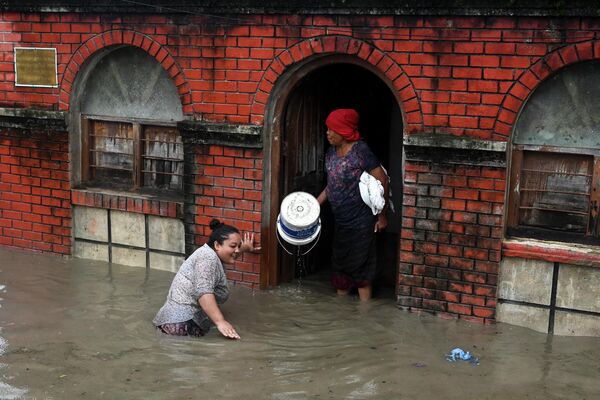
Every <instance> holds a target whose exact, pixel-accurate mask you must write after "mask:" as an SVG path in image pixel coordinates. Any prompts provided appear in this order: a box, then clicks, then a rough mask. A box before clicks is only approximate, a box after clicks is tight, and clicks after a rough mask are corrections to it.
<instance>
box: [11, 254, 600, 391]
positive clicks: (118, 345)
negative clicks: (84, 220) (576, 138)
mask: <svg viewBox="0 0 600 400" xmlns="http://www.w3.org/2000/svg"><path fill="white" fill-rule="evenodd" d="M0 260H1V261H0V270H1V273H0V284H1V286H0V289H1V290H0V297H1V300H0V306H1V308H0V326H1V331H0V336H1V338H0V353H2V354H1V355H0V374H1V378H0V381H1V383H0V398H2V399H19V398H23V399H76V398H77V399H86V398H88V399H103V398H104V399H170V398H173V399H174V398H182V399H196V398H202V397H205V396H208V397H207V398H219V399H221V398H223V399H278V400H279V399H290V400H291V399H440V398H441V399H461V400H464V399H515V400H516V399H597V398H600V380H599V379H598V376H599V375H600V361H599V360H600V339H598V338H577V337H552V336H547V335H545V334H541V333H537V332H534V331H531V330H527V329H522V328H517V327H512V326H509V325H504V324H497V325H494V326H482V325H476V324H470V323H466V322H462V321H453V320H452V321H448V320H442V319H440V318H436V317H431V316H419V315H416V314H412V313H408V312H406V311H400V310H398V309H397V308H396V307H395V305H394V302H393V301H392V300H391V299H375V300H374V301H372V302H370V303H368V304H361V303H359V302H358V300H357V299H356V298H352V297H348V298H338V297H336V296H335V295H334V294H333V293H332V290H331V289H330V288H329V286H328V285H327V283H326V282H323V281H320V280H317V279H308V280H307V279H305V280H303V282H302V284H301V285H300V286H299V285H298V284H297V283H293V284H290V285H284V286H282V287H280V288H276V289H273V290H267V291H251V290H249V289H246V288H241V287H233V290H232V294H231V297H230V300H229V302H227V303H226V304H225V306H224V307H223V311H224V313H225V315H226V317H227V319H228V320H229V321H230V322H231V323H232V324H233V325H234V326H235V327H236V329H237V331H238V332H239V333H240V335H241V336H242V340H240V341H230V340H226V339H224V338H223V337H221V336H220V335H219V334H218V332H217V331H216V329H212V330H211V331H210V332H209V334H208V335H207V336H205V337H204V338H200V339H197V338H177V337H169V336H166V335H164V334H162V333H160V332H158V331H157V330H156V329H154V327H153V326H152V323H151V320H152V317H153V316H154V314H155V313H156V311H157V310H158V309H159V307H160V306H161V305H162V303H163V301H164V299H165V296H166V293H167V291H168V288H169V285H170V282H171V279H172V278H173V274H171V273H168V272H163V271H156V270H150V271H146V270H144V269H139V268H132V267H124V266H118V265H112V266H110V265H108V264H106V263H99V262H92V261H87V260H66V259H62V258H59V257H55V256H48V255H39V254H28V253H21V252H18V251H13V250H8V249H2V248H0ZM455 347H461V348H463V349H464V350H468V351H470V352H472V353H473V354H475V355H476V356H478V357H480V360H481V363H480V365H478V366H473V365H471V364H469V363H468V362H456V363H449V362H447V361H446V360H445V357H444V354H446V353H448V352H449V351H450V350H451V349H453V348H455Z"/></svg>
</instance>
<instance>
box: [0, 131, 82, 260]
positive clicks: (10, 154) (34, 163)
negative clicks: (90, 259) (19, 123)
mask: <svg viewBox="0 0 600 400" xmlns="http://www.w3.org/2000/svg"><path fill="white" fill-rule="evenodd" d="M70 189H71V188H70V183H69V153H68V140H67V134H66V133H65V132H40V131H30V130H13V129H2V130H0V245H4V246H12V247H19V248H23V249H33V250H38V251H47V252H53V253H60V254H70V253H71V201H70V198H71V192H70Z"/></svg>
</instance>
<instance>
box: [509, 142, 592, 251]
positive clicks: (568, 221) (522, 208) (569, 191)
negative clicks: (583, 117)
mask: <svg viewBox="0 0 600 400" xmlns="http://www.w3.org/2000/svg"><path fill="white" fill-rule="evenodd" d="M568 151H569V149H565V148H553V147H550V146H530V145H516V146H515V148H514V151H513V159H512V176H511V186H510V189H511V190H510V196H509V215H508V227H507V233H508V234H509V235H511V236H521V237H529V238H537V239H543V240H556V241H564V242H578V243H589V244H598V243H600V240H598V203H599V200H600V199H599V198H598V190H596V188H597V187H598V177H599V175H600V174H599V172H600V171H599V169H598V167H597V166H598V165H599V163H598V156H597V155H594V154H581V153H585V152H584V151H582V150H581V149H576V150H573V152H572V153H568Z"/></svg>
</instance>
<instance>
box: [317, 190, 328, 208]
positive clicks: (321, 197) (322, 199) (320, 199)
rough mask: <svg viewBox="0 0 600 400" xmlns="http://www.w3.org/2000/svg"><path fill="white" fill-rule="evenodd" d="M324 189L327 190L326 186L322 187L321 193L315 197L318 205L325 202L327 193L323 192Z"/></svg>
mask: <svg viewBox="0 0 600 400" xmlns="http://www.w3.org/2000/svg"><path fill="white" fill-rule="evenodd" d="M325 190H327V188H325V189H323V191H322V192H321V194H319V197H317V201H318V202H319V205H320V206H322V205H323V204H325V202H326V201H327V193H326V192H325Z"/></svg>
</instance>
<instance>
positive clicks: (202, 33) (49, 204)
mask: <svg viewBox="0 0 600 400" xmlns="http://www.w3.org/2000/svg"><path fill="white" fill-rule="evenodd" d="M228 21H230V22H229V23H228V22H225V23H223V22H222V21H220V22H219V24H218V25H217V24H215V23H214V20H211V19H210V18H209V17H204V16H200V15H186V16H185V18H182V17H181V16H180V15H179V16H178V15H168V14H160V15H158V14H157V15H149V14H148V15H146V14H144V15H133V14H132V15H127V14H122V15H111V14H93V13H86V14H77V13H15V12H4V13H2V14H0V34H2V37H3V40H2V43H0V48H1V49H2V58H0V106H2V107H17V108H20V107H25V108H27V107H33V108H44V109H53V110H63V111H68V109H69V102H70V99H71V93H72V92H73V84H74V83H75V79H76V77H77V73H78V71H79V70H80V68H81V66H82V65H83V64H84V62H85V61H86V60H88V59H89V57H90V56H91V55H93V54H94V53H95V52H97V51H98V50H100V49H103V48H107V47H110V46H112V45H132V46H137V47H140V48H142V49H144V50H145V51H147V52H148V53H149V54H150V55H152V56H153V57H154V58H155V59H156V60H157V62H159V63H161V64H162V65H163V67H164V68H165V70H166V71H167V72H168V73H169V75H170V77H171V78H172V80H173V82H174V84H175V85H176V87H177V90H178V92H179V95H180V98H181V101H182V105H183V110H184V113H185V114H186V115H187V116H189V117H193V118H195V119H198V120H205V121H215V122H230V123H233V124H256V125H261V124H262V123H263V122H264V117H265V110H266V108H267V106H268V104H269V101H270V100H269V99H270V96H271V94H272V91H273V89H274V87H275V86H276V84H277V82H278V80H279V78H280V77H281V76H282V74H284V73H285V72H286V71H288V70H289V69H290V67H292V66H295V65H297V64H299V63H301V62H303V61H306V60H308V59H310V58H311V57H313V56H316V55H327V54H346V55H350V56H352V57H357V58H359V59H361V60H363V61H365V62H366V63H368V64H370V65H371V66H372V67H373V68H374V70H377V71H378V72H379V73H380V75H381V76H382V77H384V78H385V79H386V80H388V83H389V87H390V88H394V90H396V91H397V95H398V96H397V98H398V99H400V107H401V110H402V114H403V123H404V125H403V127H404V134H405V135H411V134H418V133H423V132H429V133H435V134H450V135H454V136H462V137H469V138H474V139H485V140H491V141H502V142H505V141H508V140H509V137H510V134H511V132H512V128H513V126H514V123H515V120H516V118H517V115H518V112H519V110H520V108H521V107H522V105H523V103H524V101H525V100H526V99H527V97H528V95H529V94H530V93H531V92H532V91H533V90H534V89H535V88H536V87H537V85H538V84H539V83H540V82H541V81H542V80H544V79H547V78H548V77H549V76H550V75H551V74H552V73H553V72H556V71H558V70H560V69H561V68H562V67H563V66H565V65H569V64H573V63H576V62H580V61H584V60H590V59H598V58H600V44H599V43H600V42H597V41H596V39H597V37H598V34H599V33H600V23H599V22H600V20H599V19H598V18H587V17H585V18H584V17H565V18H545V17H493V16H485V17H484V16H482V17H447V18H446V17H419V16H400V15H397V16H389V15H387V16H386V15H379V16H378V15H369V17H368V18H366V17H364V16H362V15H303V16H298V15H248V14H244V15H240V16H238V18H236V19H231V20H228ZM15 46H31V47H34V46H36V47H55V48H56V49H57V52H58V80H59V87H58V88H23V87H15V86H14V78H15V77H14V72H13V71H14V65H13V62H14V60H13V47H15ZM2 135H3V136H2V144H1V146H0V154H1V157H2V158H1V163H0V173H1V175H0V184H1V185H3V186H2V198H1V201H2V203H0V209H1V210H2V216H1V219H0V221H1V223H2V227H1V228H0V229H1V231H0V232H1V234H0V238H1V240H2V243H3V244H7V245H12V246H20V247H34V246H38V247H42V248H43V250H48V251H56V252H60V253H68V236H69V233H68V227H69V226H70V220H69V215H68V209H69V204H68V196H67V193H64V191H67V190H68V178H67V176H66V174H67V171H68V163H67V161H66V160H67V143H66V140H67V139H66V135H63V134H57V135H53V136H52V141H51V142H49V141H44V140H40V139H39V138H36V137H37V136H35V135H34V137H32V138H30V137H27V138H25V137H24V136H23V137H19V136H15V134H14V133H7V132H4V133H3V134H2ZM264 145H265V146H269V145H270V143H265V144H264ZM38 148H39V150H38ZM195 149H196V150H195V151H194V153H193V154H194V155H193V157H194V164H195V165H196V166H195V169H194V171H192V175H193V182H192V183H191V190H192V192H191V194H192V197H191V198H188V199H186V204H185V207H186V209H187V210H188V211H189V212H191V215H192V219H193V220H192V221H191V225H190V227H191V228H190V231H189V232H188V235H191V237H192V241H191V243H195V244H200V243H202V242H203V240H205V238H206V236H207V235H208V233H209V232H208V231H207V226H208V222H209V221H210V219H211V218H212V217H217V218H221V219H223V220H224V221H226V222H231V223H233V224H235V225H237V226H238V227H240V228H241V229H242V230H244V231H247V230H252V231H255V232H259V231H260V229H259V228H260V220H261V215H260V199H261V196H262V187H261V184H262V178H261V174H262V160H261V157H262V153H261V152H260V151H256V150H244V149H240V148H236V147H228V146H213V147H210V146H197V147H195ZM434 151H436V150H432V152H434ZM40 153H43V156H42V155H40ZM47 155H49V157H50V159H44V158H43V157H46V156H47ZM53 156H54V157H63V158H61V159H60V160H56V159H52V157H53ZM187 157H189V154H188V156H187ZM29 163H33V164H35V165H29ZM34 173H43V174H45V176H43V177H40V176H36V175H34ZM505 179H506V171H505V169H504V168H501V167H498V168H491V167H483V166H479V167H478V166H466V165H460V164H447V163H444V162H443V161H436V162H429V163H420V162H407V163H406V171H405V184H406V188H405V198H404V210H403V231H402V242H401V244H400V246H401V263H400V276H399V284H400V286H399V295H400V296H401V297H400V301H401V304H403V305H405V306H410V307H414V308H418V309H427V310H431V311H436V312H440V313H447V314H448V315H460V316H462V317H464V318H468V319H473V320H478V321H484V322H485V321H491V320H493V318H494V315H493V310H494V305H495V303H494V302H495V300H494V299H495V285H496V274H497V268H498V261H499V260H500V250H501V246H500V242H501V235H502V233H501V225H502V214H503V212H504V200H503V193H504V188H505V185H506V183H505ZM56 182H60V184H59V186H58V187H55V185H56ZM188 185H190V183H189V182H188ZM55 192H56V194H58V195H59V196H58V200H57V197H56V196H54V193H55ZM61 196H66V197H61ZM18 207H21V208H24V210H18ZM26 218H30V219H33V221H29V220H27V219H26ZM27 235H30V236H33V237H35V238H36V239H40V242H39V243H40V244H36V245H34V244H33V241H30V240H29V239H27V238H26V237H25V236H27ZM36 243H38V242H36ZM236 268H237V269H236V270H230V271H228V274H229V276H230V278H231V279H232V280H235V281H243V282H246V284H248V285H251V286H256V283H257V282H258V272H259V271H258V269H259V266H258V257H257V256H255V255H245V256H244V260H242V261H241V262H238V264H237V267H236Z"/></svg>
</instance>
